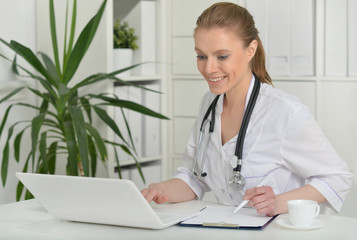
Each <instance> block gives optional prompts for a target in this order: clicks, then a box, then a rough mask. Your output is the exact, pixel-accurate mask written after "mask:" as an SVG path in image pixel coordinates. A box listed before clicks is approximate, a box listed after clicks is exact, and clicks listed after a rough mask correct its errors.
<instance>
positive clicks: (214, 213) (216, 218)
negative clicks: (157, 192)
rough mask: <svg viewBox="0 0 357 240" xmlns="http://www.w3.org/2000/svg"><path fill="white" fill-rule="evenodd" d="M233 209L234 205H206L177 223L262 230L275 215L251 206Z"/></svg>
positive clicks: (192, 225)
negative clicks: (260, 211) (258, 211)
mask: <svg viewBox="0 0 357 240" xmlns="http://www.w3.org/2000/svg"><path fill="white" fill-rule="evenodd" d="M234 209H235V207H227V206H207V207H206V208H205V209H203V210H202V211H201V212H200V213H199V214H198V215H197V216H195V217H192V218H190V219H187V220H185V221H183V222H181V223H179V224H178V225H179V226H182V227H205V228H226V229H250V230H262V229H264V228H265V227H266V226H268V225H269V223H271V222H272V221H273V220H274V219H275V217H276V216H274V217H267V216H262V215H259V214H258V213H257V212H256V210H255V209H252V208H242V209H241V210H239V212H237V213H234V214H233V210H234Z"/></svg>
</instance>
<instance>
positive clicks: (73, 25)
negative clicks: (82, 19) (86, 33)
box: [63, 0, 77, 72]
mask: <svg viewBox="0 0 357 240" xmlns="http://www.w3.org/2000/svg"><path fill="white" fill-rule="evenodd" d="M67 6H68V5H67ZM76 19H77V0H74V1H73V7H72V21H71V32H70V35H69V42H68V48H67V50H66V47H64V51H66V52H64V54H63V72H66V69H67V62H68V57H69V56H70V55H71V52H72V47H73V42H74V35H75V29H76ZM66 39H67V13H66V36H65V41H66Z"/></svg>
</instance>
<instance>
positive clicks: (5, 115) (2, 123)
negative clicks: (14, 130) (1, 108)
mask: <svg viewBox="0 0 357 240" xmlns="http://www.w3.org/2000/svg"><path fill="white" fill-rule="evenodd" d="M13 106H14V104H11V105H10V106H8V107H7V109H6V111H5V114H4V117H3V119H2V122H1V125H0V137H1V134H2V131H3V130H4V127H5V124H6V121H7V117H8V116H9V112H10V110H11V108H12V107H13Z"/></svg>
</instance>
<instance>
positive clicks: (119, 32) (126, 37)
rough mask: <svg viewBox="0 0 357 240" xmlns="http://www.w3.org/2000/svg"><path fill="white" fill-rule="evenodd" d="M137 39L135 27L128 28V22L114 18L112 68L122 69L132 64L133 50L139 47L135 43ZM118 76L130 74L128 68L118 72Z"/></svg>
mask: <svg viewBox="0 0 357 240" xmlns="http://www.w3.org/2000/svg"><path fill="white" fill-rule="evenodd" d="M137 39H138V37H137V36H136V35H135V29H134V28H130V27H129V24H128V22H121V21H120V19H117V20H116V22H115V24H114V27H113V40H114V53H113V57H114V59H113V64H114V69H122V68H125V67H128V66H131V65H132V61H133V51H134V50H137V49H138V48H139V46H138V45H137V44H136V41H137ZM119 76H121V77H123V76H130V70H129V71H126V72H123V73H121V74H119Z"/></svg>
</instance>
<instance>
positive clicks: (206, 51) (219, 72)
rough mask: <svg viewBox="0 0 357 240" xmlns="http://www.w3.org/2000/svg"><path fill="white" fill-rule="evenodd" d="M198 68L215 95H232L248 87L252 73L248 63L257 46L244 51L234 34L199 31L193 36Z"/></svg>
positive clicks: (218, 29) (242, 45) (226, 31)
mask: <svg viewBox="0 0 357 240" xmlns="http://www.w3.org/2000/svg"><path fill="white" fill-rule="evenodd" d="M194 38H195V51H196V53H197V68H198V70H199V71H200V73H201V74H202V76H203V77H204V78H205V79H206V81H207V82H208V85H209V88H210V91H211V92H212V93H214V94H216V95H219V94H222V93H226V94H228V93H229V92H234V91H235V90H237V89H238V88H239V86H241V85H242V84H247V83H248V84H249V83H250V80H251V78H252V71H251V69H250V65H249V62H250V60H251V59H252V57H253V56H254V53H255V51H256V48H257V42H256V41H255V40H254V41H252V43H251V44H250V45H249V46H248V47H245V46H244V44H243V41H242V40H241V39H239V38H238V37H237V35H236V34H235V32H234V31H232V30H229V29H227V28H218V27H215V28H198V29H196V31H195V34H194Z"/></svg>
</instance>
